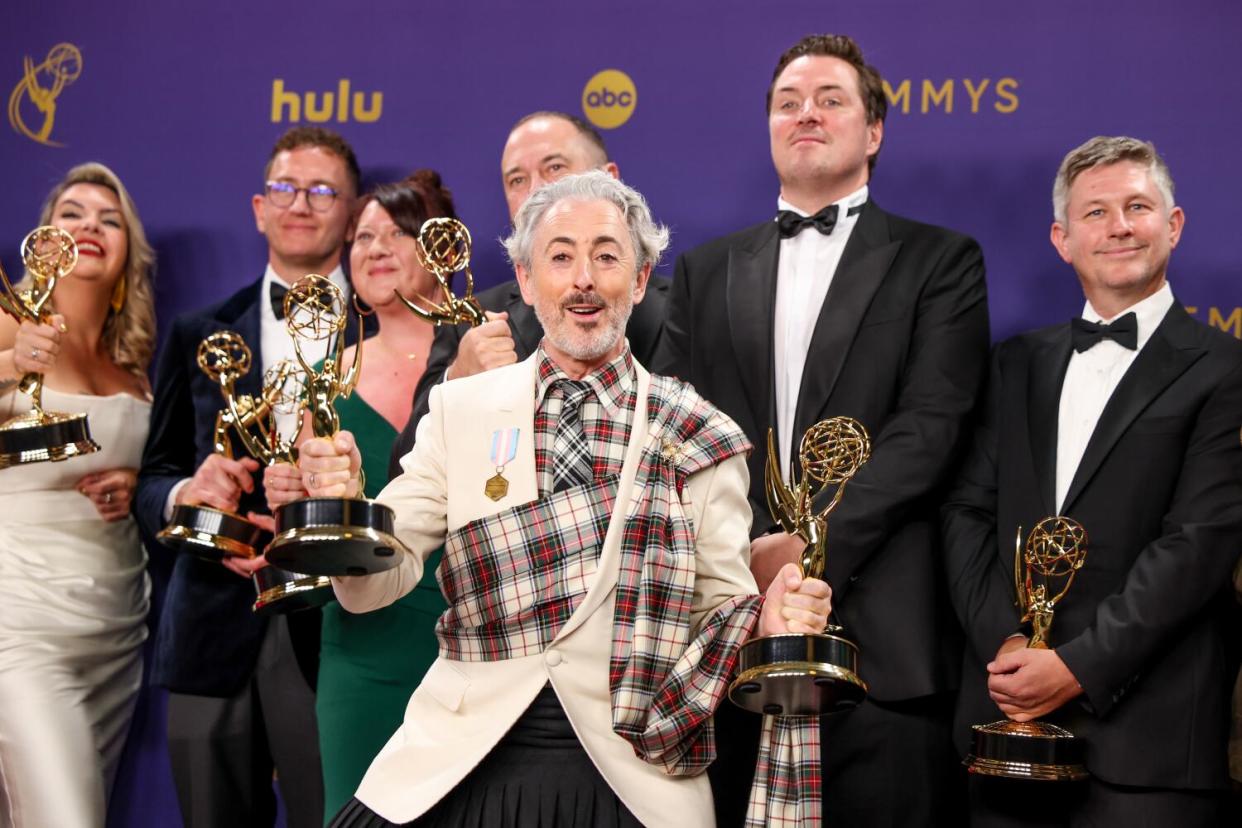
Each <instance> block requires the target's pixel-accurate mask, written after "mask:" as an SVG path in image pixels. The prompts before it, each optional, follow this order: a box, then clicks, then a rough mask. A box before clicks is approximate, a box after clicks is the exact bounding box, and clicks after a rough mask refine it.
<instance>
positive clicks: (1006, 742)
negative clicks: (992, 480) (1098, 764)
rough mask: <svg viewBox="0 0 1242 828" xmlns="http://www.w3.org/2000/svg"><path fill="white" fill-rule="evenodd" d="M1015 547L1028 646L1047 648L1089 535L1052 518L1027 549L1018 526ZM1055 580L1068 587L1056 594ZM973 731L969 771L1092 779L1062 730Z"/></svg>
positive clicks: (1042, 725) (1016, 725)
mask: <svg viewBox="0 0 1242 828" xmlns="http://www.w3.org/2000/svg"><path fill="white" fill-rule="evenodd" d="M1014 545H1015V547H1016V548H1015V550H1014V561H1013V580H1014V589H1015V590H1016V603H1017V606H1018V609H1020V610H1021V611H1022V622H1023V623H1027V622H1030V624H1031V630H1032V632H1031V637H1030V639H1029V640H1028V641H1027V644H1026V646H1027V647H1029V648H1031V649H1038V650H1046V649H1048V634H1049V631H1050V630H1051V627H1052V613H1053V611H1054V609H1055V607H1056V603H1057V602H1058V601H1060V600H1061V599H1062V598H1063V597H1065V593H1066V592H1068V591H1069V588H1070V584H1072V583H1073V582H1074V575H1075V574H1077V572H1078V570H1080V569H1082V565H1083V564H1084V563H1085V562H1086V560H1087V532H1086V530H1085V529H1083V528H1082V526H1081V525H1080V524H1079V523H1077V522H1076V521H1074V520H1071V519H1070V518H1067V517H1049V518H1044V519H1043V520H1041V521H1040V522H1039V523H1037V524H1035V528H1034V529H1032V530H1031V534H1030V537H1028V538H1027V540H1026V548H1025V549H1024V548H1023V547H1022V527H1018V536H1017V539H1016V540H1015V544H1014ZM1024 571H1025V575H1024ZM1057 581H1064V585H1063V586H1062V587H1061V590H1060V592H1057V593H1056V594H1055V595H1053V594H1052V592H1053V589H1054V583H1055V582H1057ZM973 730H974V734H973V746H972V748H971V752H970V755H969V756H967V757H966V761H965V764H966V769H967V770H968V771H970V772H971V773H977V774H981V775H983V776H1003V777H1006V778H1009V779H1034V780H1041V781H1047V782H1073V781H1078V780H1081V779H1086V778H1087V777H1088V776H1090V774H1089V773H1088V772H1087V768H1086V766H1085V765H1084V764H1083V759H1084V752H1085V748H1084V745H1083V743H1082V740H1081V739H1078V738H1076V737H1075V736H1074V734H1072V733H1070V732H1069V731H1068V730H1066V729H1065V728H1063V727H1057V726H1056V725H1052V724H1048V723H1047V722H1039V721H1034V722H1015V721H1013V720H1011V719H1003V720H1001V721H999V722H993V723H992V724H987V725H975V726H974V728H973Z"/></svg>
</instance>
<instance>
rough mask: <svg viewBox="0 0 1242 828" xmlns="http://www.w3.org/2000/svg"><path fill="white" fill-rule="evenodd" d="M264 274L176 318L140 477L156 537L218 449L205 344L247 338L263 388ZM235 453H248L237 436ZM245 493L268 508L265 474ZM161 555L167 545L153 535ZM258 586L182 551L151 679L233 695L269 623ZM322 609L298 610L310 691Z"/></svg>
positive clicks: (144, 521)
mask: <svg viewBox="0 0 1242 828" xmlns="http://www.w3.org/2000/svg"><path fill="white" fill-rule="evenodd" d="M262 284H263V280H262V279H260V280H259V281H257V282H254V283H253V284H251V285H249V286H248V287H245V288H242V289H241V290H240V291H238V292H237V293H235V294H233V295H232V296H230V297H229V298H228V299H225V300H224V301H223V302H219V303H217V304H215V305H212V306H210V307H208V308H205V309H203V310H201V311H197V312H194V313H188V314H183V315H182V316H179V317H177V319H175V320H174V321H173V324H172V328H171V330H170V331H169V333H168V336H167V338H166V340H165V342H164V347H163V350H162V352H161V354H160V359H159V363H158V368H157V369H156V374H155V400H154V403H153V405H152V409H151V431H150V434H149V435H148V437H147V445H146V449H145V450H144V451H143V457H142V469H141V470H140V472H139V474H138V489H137V492H136V496H135V504H134V514H135V516H136V517H137V518H138V524H139V526H140V527H141V529H142V531H143V533H144V535H145V536H146V537H147V538H148V539H153V538H154V536H155V534H156V533H157V532H159V531H160V530H161V529H163V528H164V504H165V502H166V501H167V499H168V493H169V491H171V490H172V487H173V485H174V484H176V483H177V481H179V480H182V479H183V478H186V477H191V476H193V474H194V470H195V469H197V468H198V466H199V465H200V464H201V463H202V462H203V460H205V459H206V458H207V455H208V454H210V453H211V451H212V435H213V433H214V430H215V424H216V413H217V412H218V411H219V410H220V409H221V408H223V407H224V398H223V397H222V396H221V394H220V386H219V385H217V384H216V383H215V382H213V381H212V380H211V379H210V378H208V377H207V375H206V374H204V373H203V372H202V371H201V370H199V368H198V364H197V353H198V345H199V343H200V342H201V341H202V340H203V339H204V338H205V337H206V336H208V335H209V334H212V333H215V332H216V331H223V330H232V331H236V332H237V333H239V334H241V336H242V338H243V339H245V340H246V344H247V345H249V346H250V350H251V353H252V355H253V359H252V362H251V364H252V366H255V367H252V368H251V370H250V372H249V373H248V374H246V376H244V377H242V378H241V379H239V380H238V382H237V390H238V393H240V394H258V393H259V391H260V385H261V383H262V374H263V371H262V370H261V368H260V367H257V366H262V364H263V359H262V353H261V350H260V348H261V339H260V336H259V323H260V318H261V317H260V309H261V308H262V305H261V301H262V300H265V297H262V296H261V288H262ZM234 456H235V457H243V456H246V452H245V449H244V448H242V447H241V445H240V443H238V442H237V441H236V438H234ZM254 480H255V491H254V492H253V493H252V494H249V495H243V497H242V501H241V505H240V508H239V512H240V513H241V514H245V513H246V512H247V511H255V512H266V511H267V504H266V500H265V498H264V494H263V476H262V474H261V473H258V474H256V475H255V476H254ZM148 547H149V548H151V549H152V550H153V551H157V550H160V549H162V548H163V547H161V546H160V544H159V542H158V541H154V540H149V541H148ZM254 599H255V591H254V585H253V583H252V582H251V581H250V580H249V579H247V578H240V577H238V576H237V575H235V574H233V573H232V572H230V571H228V570H227V569H225V568H224V567H223V566H221V565H220V564H219V563H216V562H214V561H206V560H203V559H201V558H198V557H196V556H194V555H192V554H189V553H185V554H180V555H177V560H176V562H175V564H174V566H173V574H172V578H171V580H170V582H169V585H168V594H167V596H166V598H165V602H164V610H163V613H162V615H161V617H160V623H159V630H158V633H157V635H156V641H155V660H154V664H153V665H152V680H153V681H154V682H155V683H156V684H158V685H161V686H163V687H167V688H169V689H170V690H173V691H174V692H179V693H193V694H196V695H204V696H229V695H232V694H233V693H235V692H237V691H238V690H240V689H241V687H242V686H243V685H244V684H245V683H246V681H247V680H248V679H249V678H250V675H251V673H252V672H253V671H254V665H255V661H256V659H257V658H258V655H259V645H260V644H262V642H263V633H264V630H265V629H266V628H267V622H266V621H265V620H264V619H262V618H260V617H258V616H256V615H255V614H254V613H253V612H252V611H251V605H252V604H253V603H254ZM319 619H320V616H319V612H318V611H313V612H312V611H308V612H302V613H295V614H293V615H291V616H289V628H290V633H291V634H292V636H293V641H294V647H295V650H296V652H297V656H298V663H299V664H300V665H301V666H302V670H303V672H304V673H305V674H306V675H307V680H308V681H309V682H310V685H311V687H314V686H315V666H316V664H317V663H318V657H319V623H320V620H319Z"/></svg>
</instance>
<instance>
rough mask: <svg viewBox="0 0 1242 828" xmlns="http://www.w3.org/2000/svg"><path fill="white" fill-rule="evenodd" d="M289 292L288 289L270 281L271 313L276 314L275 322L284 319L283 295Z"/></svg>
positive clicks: (274, 281)
mask: <svg viewBox="0 0 1242 828" xmlns="http://www.w3.org/2000/svg"><path fill="white" fill-rule="evenodd" d="M288 292H289V288H287V287H285V286H284V285H282V284H281V283H280V282H277V281H276V280H275V279H273V280H272V313H274V314H276V319H277V321H279V320H282V319H284V318H285V294H286V293H288Z"/></svg>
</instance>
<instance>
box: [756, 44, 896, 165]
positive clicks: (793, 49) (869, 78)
mask: <svg viewBox="0 0 1242 828" xmlns="http://www.w3.org/2000/svg"><path fill="white" fill-rule="evenodd" d="M807 56H812V57H815V56H818V57H834V58H838V59H840V60H843V61H845V62H846V63H848V64H849V65H850V66H853V67H854V71H856V72H857V73H858V92H859V94H860V95H861V96H862V100H863V105H864V106H865V107H866V112H867V123H868V124H874V123H876V122H877V121H878V122H880V123H883V122H884V118H885V117H886V116H887V115H888V97H887V96H886V95H885V94H884V78H882V77H880V72H879V70H878V69H876V68H875V67H874V66H872V65H871V64H869V63H867V61H866V60H865V59H863V53H862V47H860V46H859V45H858V44H857V43H855V42H854V39H853V38H852V37H850V36H849V35H834V34H813V35H807V36H806V37H804V38H802V39H801V40H799V41H798V42H797V43H795V44H794V45H792V46H790V47H789V48H788V49H786V50H785V51H784V52H782V53H781V56H780V59H779V60H777V61H776V71H774V72H773V73H772V82H771V83H769V84H768V96H767V110H766V111H767V112H768V113H771V112H772V93H773V92H775V91H776V81H777V79H778V78H780V76H781V72H784V71H785V67H787V66H789V64H791V63H793V62H794V61H795V60H797V59H798V58H800V57H807ZM879 154H880V152H879V150H876V153H875V155H872V156H871V157H870V158H868V159H867V168H868V170H874V169H875V160H876V158H877V156H879Z"/></svg>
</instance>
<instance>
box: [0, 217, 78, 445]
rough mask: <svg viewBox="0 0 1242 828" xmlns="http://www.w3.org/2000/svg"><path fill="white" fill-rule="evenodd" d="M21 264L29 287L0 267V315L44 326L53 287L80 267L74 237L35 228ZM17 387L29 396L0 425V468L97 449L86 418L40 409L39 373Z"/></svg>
mask: <svg viewBox="0 0 1242 828" xmlns="http://www.w3.org/2000/svg"><path fill="white" fill-rule="evenodd" d="M22 263H23V264H24V265H25V266H26V273H27V276H28V278H29V284H30V286H29V287H27V288H22V289H19V288H17V287H15V286H14V285H13V283H12V282H10V281H9V277H8V275H7V274H6V273H5V272H4V269H3V268H0V282H3V284H4V289H3V291H0V311H3V312H4V313H7V314H8V315H9V316H11V317H13V318H14V319H16V320H17V321H18V322H19V323H20V322H23V321H29V322H33V323H35V324H36V325H38V324H44V323H46V322H47V321H48V320H49V319H50V318H51V316H52V314H51V312H50V311H49V310H48V308H47V304H48V301H49V300H50V299H51V298H52V291H53V290H55V289H56V282H57V281H59V280H60V279H63V278H64V277H66V276H68V275H69V274H70V273H71V272H72V271H73V268H74V267H75V266H76V265H77V263H78V246H77V244H76V243H75V242H74V240H73V236H71V235H69V234H68V233H66V232H65V231H64V230H61V229H60V228H58V227H50V226H45V227H38V228H35V229H34V230H32V231H30V233H28V234H27V235H26V238H25V239H23V240H22ZM17 387H18V388H19V389H20V390H21V391H22V393H24V394H26V395H27V396H29V397H30V411H28V412H26V413H25V414H20V415H18V416H17V417H14V418H13V419H11V420H9V421H8V422H7V423H5V424H4V425H0V469H3V468H8V467H9V466H15V465H20V464H23V463H38V462H42V461H45V460H65V459H67V458H70V457H77V456H78V455H80V454H91V453H92V452H96V451H98V450H99V444H98V443H96V442H95V441H94V440H92V439H91V432H90V427H89V425H88V423H87V421H86V415H85V414H61V413H58V412H55V411H46V410H44V408H43V374H41V373H35V372H31V373H28V374H25V375H23V376H22V378H21V379H20V380H19V381H18V385H17Z"/></svg>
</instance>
